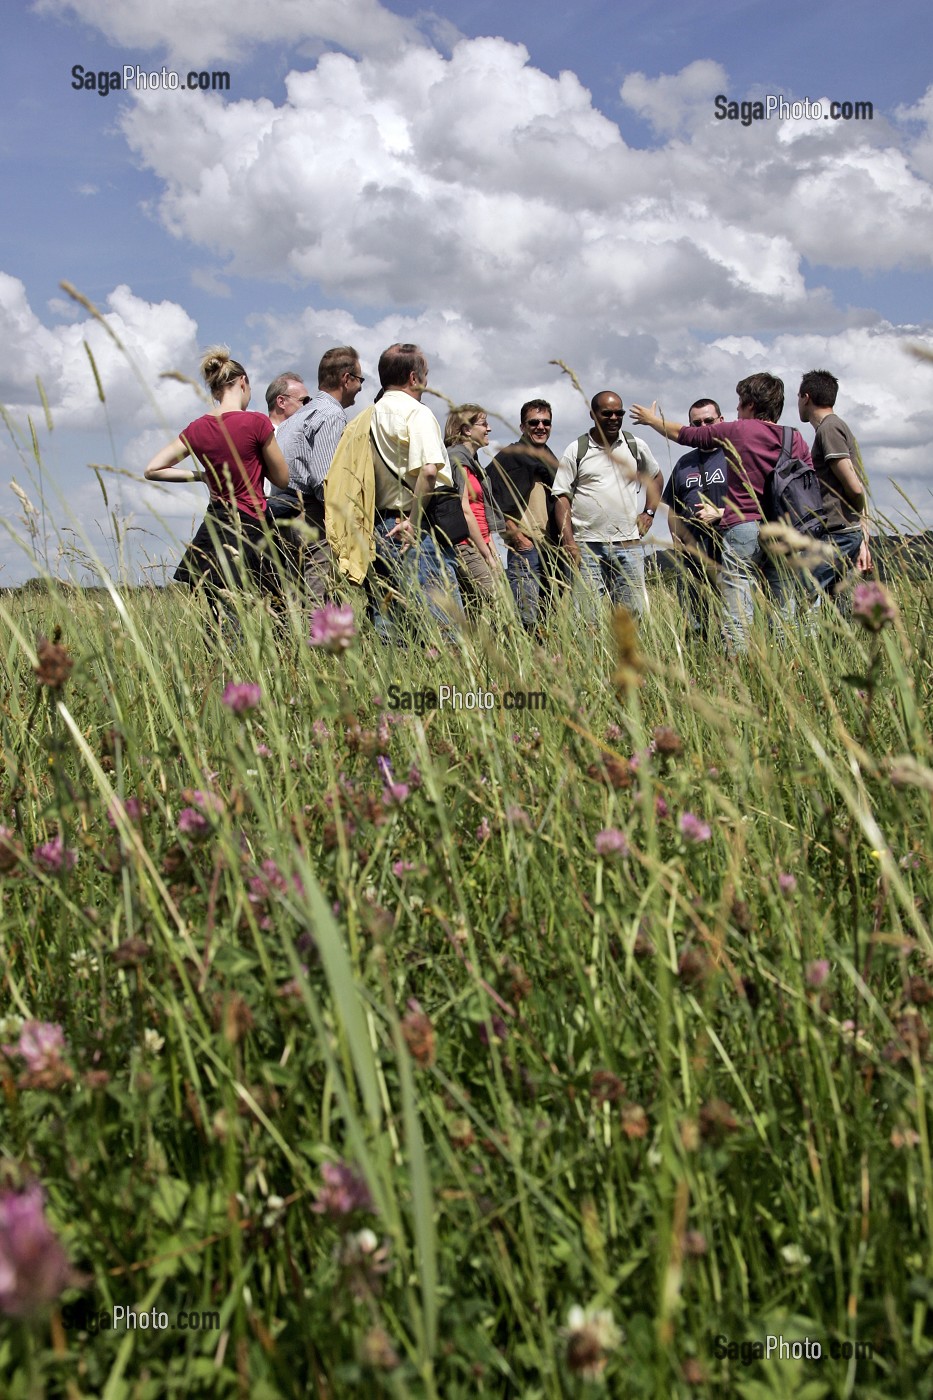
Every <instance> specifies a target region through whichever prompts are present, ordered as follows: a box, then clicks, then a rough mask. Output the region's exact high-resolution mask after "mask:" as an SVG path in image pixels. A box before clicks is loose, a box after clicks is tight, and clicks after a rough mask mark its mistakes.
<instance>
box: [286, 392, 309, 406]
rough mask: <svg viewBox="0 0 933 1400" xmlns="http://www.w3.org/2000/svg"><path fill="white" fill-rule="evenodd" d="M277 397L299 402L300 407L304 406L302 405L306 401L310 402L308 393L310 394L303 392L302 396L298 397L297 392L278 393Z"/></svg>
mask: <svg viewBox="0 0 933 1400" xmlns="http://www.w3.org/2000/svg"><path fill="white" fill-rule="evenodd" d="M279 398H280V399H294V400H295V402H296V403H300V404H301V406H302V408H304V406H305V404H306V403H310V402H311V395H310V394H305V396H304V398H299V397H298V395H297V394H280V395H279Z"/></svg>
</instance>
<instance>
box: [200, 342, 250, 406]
mask: <svg viewBox="0 0 933 1400" xmlns="http://www.w3.org/2000/svg"><path fill="white" fill-rule="evenodd" d="M201 374H202V376H203V379H204V382H205V384H206V385H207V387H208V389H210V391H211V398H213V399H220V398H221V397H222V395H223V392H224V390H225V389H226V388H227V385H228V384H233V383H234V381H235V380H237V379H239V378H240V376H241V375H246V382H247V384H248V383H249V375H248V374H246V370H245V369H244V368H243V366H242V365H241V364H240V362H239V360H234V359H232V358H231V355H230V351H229V350H228V349H227V347H226V345H212V346H211V347H210V349H209V350H205V352H204V355H203V357H202V359H201Z"/></svg>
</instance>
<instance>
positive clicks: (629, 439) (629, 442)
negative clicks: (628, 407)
mask: <svg viewBox="0 0 933 1400" xmlns="http://www.w3.org/2000/svg"><path fill="white" fill-rule="evenodd" d="M622 437H623V439H624V440H625V445H626V447H627V448H628V450H629V452H631V454H632V456H633V457H634V458H635V466H636V467H637V468H638V470H639V471H644V469H645V468H644V463H643V462H642V460H641V453H640V452H639V450H638V443H637V441H636V439H635V438H634V437H633V435H632V434H631V433H629V432H627V431H626V430H625V428H623V429H622Z"/></svg>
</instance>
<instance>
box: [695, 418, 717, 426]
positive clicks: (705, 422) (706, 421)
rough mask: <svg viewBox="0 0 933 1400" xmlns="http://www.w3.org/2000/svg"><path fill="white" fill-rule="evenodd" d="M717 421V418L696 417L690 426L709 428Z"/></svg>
mask: <svg viewBox="0 0 933 1400" xmlns="http://www.w3.org/2000/svg"><path fill="white" fill-rule="evenodd" d="M716 421H717V420H716V419H715V418H694V419H693V420H692V422H691V424H690V426H691V428H708V427H710V426H711V425H712V424H713V423H715V422H716Z"/></svg>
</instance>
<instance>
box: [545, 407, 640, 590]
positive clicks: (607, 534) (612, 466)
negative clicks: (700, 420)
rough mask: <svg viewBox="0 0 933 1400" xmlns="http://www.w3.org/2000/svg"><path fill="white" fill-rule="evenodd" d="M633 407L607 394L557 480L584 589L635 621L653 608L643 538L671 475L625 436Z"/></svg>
mask: <svg viewBox="0 0 933 1400" xmlns="http://www.w3.org/2000/svg"><path fill="white" fill-rule="evenodd" d="M624 415H625V409H624V408H623V407H622V400H621V399H620V398H619V395H618V394H614V393H612V391H611V390H608V389H607V390H604V391H603V393H601V394H597V395H596V396H595V397H594V399H593V400H592V403H591V404H590V417H591V418H592V420H593V426H592V428H591V429H590V431H589V433H584V434H583V435H582V436H581V437H579V438H577V439H576V440H575V441H574V442H572V443H571V444H570V446H569V447H568V448H567V450H566V451H565V452H564V454H563V456H562V457H561V459H560V465H559V466H558V468H557V475H556V476H555V478H554V486H553V492H554V498H555V507H554V510H555V516H556V518H557V524H558V527H559V529H560V533H561V543H562V544H563V546H564V549H565V550H566V552H567V556H568V558H569V559H570V561H571V563H572V564H573V566H574V568H575V569H576V570H577V571H578V574H579V577H580V579H581V581H582V582H583V583H584V584H589V585H590V586H591V587H592V588H593V589H595V591H596V592H597V593H600V594H603V595H604V596H606V597H608V598H609V599H610V600H611V601H612V603H613V604H615V605H618V604H620V603H621V604H623V605H624V606H625V607H627V608H628V610H629V612H630V613H632V614H633V615H634V616H635V617H640V616H641V614H642V613H643V612H644V611H645V609H646V608H647V606H648V595H647V593H646V591H645V550H644V545H643V544H642V539H643V538H644V536H645V535H646V534H647V533H648V531H649V530H650V529H651V526H652V525H653V523H654V516H655V512H656V510H657V508H658V506H659V504H660V502H661V487H662V485H663V478H662V476H661V468H660V467H659V466H658V464H657V462H656V461H655V459H654V457H653V456H652V455H651V452H650V450H649V448H648V446H647V444H646V443H644V442H642V441H641V440H640V438H635V437H632V434H631V433H626V432H623V429H622V419H623V417H624Z"/></svg>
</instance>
